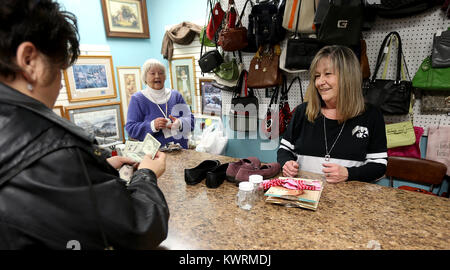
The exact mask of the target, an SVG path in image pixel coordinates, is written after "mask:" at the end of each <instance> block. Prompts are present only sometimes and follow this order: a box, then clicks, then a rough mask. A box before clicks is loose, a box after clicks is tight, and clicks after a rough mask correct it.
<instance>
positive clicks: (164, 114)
mask: <svg viewBox="0 0 450 270" xmlns="http://www.w3.org/2000/svg"><path fill="white" fill-rule="evenodd" d="M148 94H149V95H150V96H151V97H152V98H153V100H154V101H155V104H156V107H158V109H159V110H160V111H161V113H162V114H163V116H164V118H167V103H168V102H169V100H167V101H166V113H164V111H163V110H162V109H161V107H160V106H159V104H158V103H157V102H156V100H157V99H156V98H155V96H153V94H152V93H151V91H149V92H148Z"/></svg>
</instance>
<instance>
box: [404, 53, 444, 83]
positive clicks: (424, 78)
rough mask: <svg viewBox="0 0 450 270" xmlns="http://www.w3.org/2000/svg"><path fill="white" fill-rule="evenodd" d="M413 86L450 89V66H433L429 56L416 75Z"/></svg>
mask: <svg viewBox="0 0 450 270" xmlns="http://www.w3.org/2000/svg"><path fill="white" fill-rule="evenodd" d="M412 86H413V87H416V88H420V89H423V90H450V67H447V68H433V67H432V63H431V57H429V56H428V57H426V58H425V60H423V62H422V64H421V65H420V67H419V69H418V70H417V72H416V74H415V75H414V78H413V80H412Z"/></svg>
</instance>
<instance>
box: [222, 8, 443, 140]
mask: <svg viewBox="0 0 450 270" xmlns="http://www.w3.org/2000/svg"><path fill="white" fill-rule="evenodd" d="M255 2H256V1H253V3H255ZM220 4H221V6H222V9H223V10H224V11H226V10H227V7H228V0H220ZM235 4H236V8H237V10H238V12H239V13H241V12H242V9H243V7H244V4H245V0H235ZM250 10H251V8H250V5H249V4H248V5H247V8H246V10H245V14H244V17H243V25H244V26H246V27H247V25H248V19H247V17H248V16H247V15H248V14H249V13H250ZM449 26H450V21H449V20H448V19H446V17H445V15H444V14H443V12H442V11H441V10H440V9H439V6H436V7H435V8H433V9H430V10H428V11H426V12H423V13H421V14H419V15H415V16H411V17H407V18H400V19H385V18H381V17H377V18H376V21H375V23H374V25H373V27H372V29H370V30H369V31H364V32H363V38H364V39H365V40H366V44H367V57H368V59H369V65H370V70H371V72H373V70H374V69H375V62H376V58H377V55H378V51H379V49H380V46H381V43H382V41H383V39H384V37H385V36H386V35H387V34H388V33H389V32H392V31H397V32H398V33H399V34H400V37H401V40H402V46H403V54H404V56H405V61H406V65H407V68H408V71H409V76H410V78H411V80H412V78H413V77H414V74H415V73H416V71H417V69H418V68H419V66H420V64H421V63H422V61H423V59H424V58H425V57H426V56H428V55H430V54H431V48H432V41H433V35H434V34H435V33H436V32H438V31H443V30H446V29H447V28H448V27H449ZM391 54H394V55H395V54H396V51H395V50H393V51H392V52H391ZM253 55H254V54H253V53H242V59H243V63H244V67H245V69H247V70H248V69H249V65H250V61H251V59H252V58H253ZM391 59H392V61H395V57H391ZM392 64H394V65H392ZM389 66H390V67H391V68H390V69H388V73H387V76H386V78H387V79H393V78H395V70H394V68H392V67H395V63H390V65H389ZM381 74H382V70H380V71H379V72H378V76H377V78H381ZM297 75H298V76H299V77H300V79H301V81H302V90H303V96H304V93H305V92H306V88H307V86H308V84H309V76H308V72H301V73H298V74H286V76H287V80H288V84H289V83H290V81H291V80H292V79H293V78H294V76H297ZM255 92H256V95H257V96H258V98H259V104H260V109H259V118H260V119H261V118H263V117H264V116H265V112H266V110H267V106H268V104H269V103H270V98H267V97H266V96H265V89H257V90H256V91H255ZM231 98H232V93H230V92H225V91H222V104H223V106H222V113H223V114H225V115H227V114H228V113H229V106H226V104H231ZM300 103H301V95H300V87H299V85H298V84H297V83H295V84H294V85H293V86H292V88H291V90H290V91H289V105H290V107H291V108H294V107H295V106H297V105H298V104H300ZM408 119H409V116H408V115H404V116H385V121H386V122H399V121H404V120H408ZM413 120H414V125H415V126H420V127H423V128H424V130H425V133H424V135H426V134H427V127H429V126H438V125H439V126H450V116H449V115H447V114H421V113H420V100H419V99H415V103H414V107H413Z"/></svg>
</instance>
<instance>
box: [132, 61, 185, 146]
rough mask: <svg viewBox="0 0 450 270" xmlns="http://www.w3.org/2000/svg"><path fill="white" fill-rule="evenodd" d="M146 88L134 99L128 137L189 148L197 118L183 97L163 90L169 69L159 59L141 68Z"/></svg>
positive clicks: (167, 89)
mask: <svg viewBox="0 0 450 270" xmlns="http://www.w3.org/2000/svg"><path fill="white" fill-rule="evenodd" d="M142 70H143V73H142V80H143V81H144V82H145V84H146V85H147V87H146V88H145V89H143V90H142V91H139V92H137V93H135V94H134V95H133V96H131V100H130V104H129V106H128V116H127V123H126V124H125V129H126V131H127V133H128V136H129V137H131V138H133V139H136V140H139V141H143V140H144V138H145V136H146V135H147V133H150V134H151V135H152V136H153V137H155V138H156V139H157V140H158V141H159V142H161V146H164V145H165V144H167V143H169V142H174V143H179V144H180V145H181V146H182V147H183V148H188V136H189V134H190V132H191V131H192V130H194V115H193V114H192V113H191V110H190V109H189V106H188V105H187V104H186V102H185V101H184V99H183V96H182V95H181V94H180V93H179V92H178V91H176V90H171V89H169V88H165V87H164V82H165V80H166V67H165V66H164V65H163V64H162V63H161V62H159V61H158V60H156V59H149V60H147V61H146V62H145V63H144V65H143V67H142Z"/></svg>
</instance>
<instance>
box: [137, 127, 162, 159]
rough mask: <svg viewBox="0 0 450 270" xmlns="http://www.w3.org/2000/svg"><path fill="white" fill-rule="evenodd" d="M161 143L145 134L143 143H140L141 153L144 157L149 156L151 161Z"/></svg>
mask: <svg viewBox="0 0 450 270" xmlns="http://www.w3.org/2000/svg"><path fill="white" fill-rule="evenodd" d="M160 146H161V143H160V142H159V141H158V140H157V139H155V137H153V136H152V135H150V133H147V135H146V136H145V139H144V141H143V142H142V150H141V151H142V152H144V154H146V155H151V156H152V159H154V158H155V155H156V152H158V150H159V147H160Z"/></svg>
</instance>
